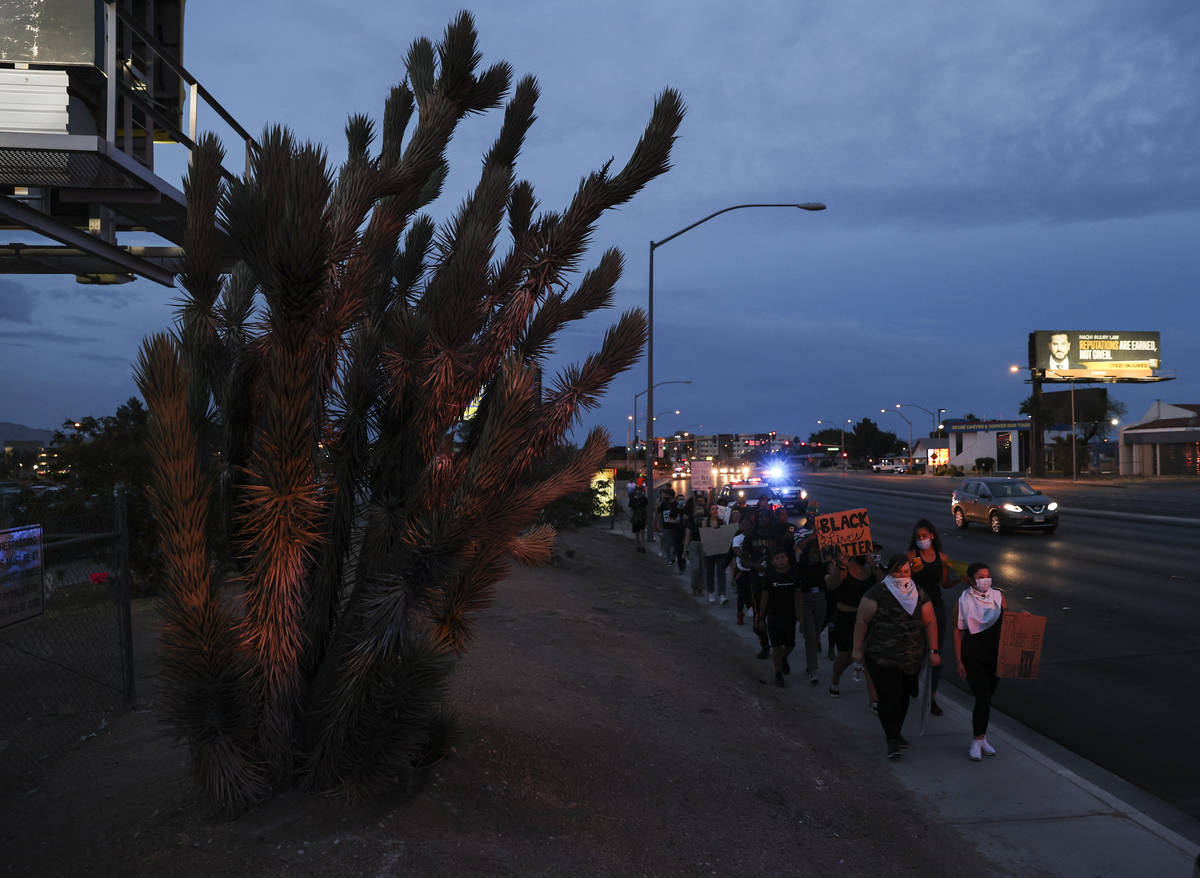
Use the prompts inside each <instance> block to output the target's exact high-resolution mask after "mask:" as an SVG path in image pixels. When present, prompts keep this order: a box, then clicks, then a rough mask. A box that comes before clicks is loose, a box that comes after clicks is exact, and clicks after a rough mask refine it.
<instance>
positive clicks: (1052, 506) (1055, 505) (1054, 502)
mask: <svg viewBox="0 0 1200 878" xmlns="http://www.w3.org/2000/svg"><path fill="white" fill-rule="evenodd" d="M1056 509H1058V501H1057V500H1051V501H1050V502H1049V503H1047V504H1046V511H1048V512H1053V511H1054V510H1056Z"/></svg>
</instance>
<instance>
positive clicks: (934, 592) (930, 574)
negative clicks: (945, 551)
mask: <svg viewBox="0 0 1200 878" xmlns="http://www.w3.org/2000/svg"><path fill="white" fill-rule="evenodd" d="M921 565H922V566H921V569H920V570H914V571H913V575H912V579H913V582H915V583H916V584H917V587H918V588H922V589H924V590H925V594H927V595H929V603H931V604H933V605H934V606H935V607H941V606H944V602H943V600H942V556H941V555H938V556H937V557H936V558H934V559H933V560H932V561H926V560H925V559H924V558H922V559H921Z"/></svg>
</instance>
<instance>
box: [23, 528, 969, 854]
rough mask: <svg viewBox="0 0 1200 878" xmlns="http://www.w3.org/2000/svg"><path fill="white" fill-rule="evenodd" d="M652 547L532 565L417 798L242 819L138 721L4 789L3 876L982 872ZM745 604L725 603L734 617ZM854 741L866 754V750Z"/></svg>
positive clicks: (142, 651)
mask: <svg viewBox="0 0 1200 878" xmlns="http://www.w3.org/2000/svg"><path fill="white" fill-rule="evenodd" d="M685 592H686V589H684V588H682V587H681V584H680V580H679V577H677V576H676V575H674V574H672V573H671V572H670V571H669V570H668V569H667V568H666V567H665V565H663V564H661V563H660V562H659V561H658V560H657V559H656V558H655V557H654V556H653V555H637V554H634V552H633V549H632V544H631V543H630V542H629V541H628V540H626V539H625V538H623V537H621V536H619V535H616V534H613V533H610V532H607V531H604V530H599V529H597V530H585V531H579V532H575V533H569V534H565V535H563V536H562V537H561V538H560V541H559V546H558V561H557V563H555V564H554V565H552V566H548V567H545V568H541V569H537V570H524V569H518V570H516V571H515V572H514V574H513V576H512V577H511V578H510V579H509V580H508V581H507V582H506V583H504V584H503V585H502V586H501V587H500V589H499V590H498V593H497V600H496V606H495V607H494V608H493V609H492V610H490V611H488V612H487V613H486V614H485V615H484V616H482V617H481V618H480V620H479V621H480V625H479V636H478V639H477V641H476V642H475V643H474V645H473V646H472V648H471V649H470V650H469V651H468V652H467V654H466V655H465V657H464V659H463V661H462V663H461V665H460V667H459V669H458V671H457V674H456V677H455V680H454V686H453V700H454V703H455V706H456V708H457V710H458V713H459V717H460V722H461V730H462V731H461V736H460V740H459V743H458V746H457V747H456V749H455V751H454V752H453V753H452V754H451V756H450V757H449V758H447V759H445V760H444V761H442V762H441V763H440V764H438V765H437V766H435V767H434V768H433V769H431V770H430V771H429V773H428V778H427V780H426V782H425V784H424V786H423V787H422V789H421V790H420V791H419V792H418V793H417V794H416V795H415V796H413V797H411V798H408V799H402V798H400V797H397V798H396V799H395V800H393V801H381V802H374V803H371V804H368V805H361V804H360V805H349V804H347V803H345V802H343V801H341V800H340V799H337V798H333V797H321V796H303V795H300V794H287V795H282V796H279V797H277V798H275V799H274V800H272V801H271V802H269V803H268V804H266V805H264V806H263V807H260V808H258V809H256V810H254V811H251V812H249V813H247V814H245V815H243V816H242V817H241V818H239V819H238V820H235V821H228V820H221V819H214V818H212V817H211V816H209V815H208V814H206V812H205V810H204V808H203V806H202V805H200V803H199V802H198V801H197V800H196V799H195V797H194V796H193V795H192V793H191V791H190V788H189V784H188V779H187V777H186V774H185V771H184V762H185V760H184V754H183V751H182V750H181V748H179V747H178V746H177V745H175V744H174V743H173V742H172V741H171V740H170V738H169V737H168V736H167V734H166V732H165V730H164V728H163V727H162V726H161V725H160V724H159V723H158V722H157V720H156V717H155V713H154V709H153V708H154V704H153V702H154V700H155V678H156V662H155V660H154V647H155V636H156V634H155V630H154V628H155V624H154V623H155V617H154V611H153V608H152V606H151V605H149V604H147V605H144V606H141V607H139V610H138V613H137V620H136V625H137V628H138V631H139V674H140V679H139V687H140V688H139V692H140V696H141V702H142V709H140V710H138V711H136V712H134V713H131V714H126V715H124V716H121V717H119V718H117V719H116V720H115V721H114V722H112V723H111V724H110V725H109V727H108V728H107V729H106V730H105V731H104V732H103V733H101V734H100V735H98V736H96V737H95V738H92V739H90V740H88V741H85V742H84V743H82V744H81V745H79V746H78V747H77V748H76V749H75V750H73V751H71V752H69V753H67V754H66V755H64V756H63V757H62V758H61V759H58V760H57V761H55V762H54V763H53V764H52V765H51V766H50V767H49V768H48V769H46V770H45V771H43V772H42V773H41V775H40V776H39V777H37V778H35V779H34V780H33V781H31V783H30V784H27V785H26V786H25V787H24V788H22V789H16V790H6V791H3V792H0V807H2V809H3V813H4V815H5V820H4V824H3V829H2V830H0V832H2V835H0V863H3V867H4V869H5V871H6V873H7V874H36V875H84V874H87V875H93V876H94V875H118V874H119V875H148V876H149V875H153V876H174V875H178V876H191V875H205V876H224V875H230V876H232V875H239V876H244V875H255V876H300V875H313V876H348V875H369V876H391V875H421V876H425V875H429V876H440V875H447V876H450V875H453V876H459V875H467V874H478V875H522V876H526V875H529V876H534V875H556V876H563V875H734V874H740V875H825V876H857V875H873V876H887V875H921V876H926V878H928V876H936V875H951V874H954V875H964V874H966V875H986V874H989V872H990V868H989V866H988V864H987V863H986V862H985V861H984V860H983V859H982V858H981V857H980V855H979V854H978V853H976V851H975V850H974V849H973V848H972V847H971V846H970V845H969V844H968V843H967V842H966V841H965V840H964V839H963V838H961V837H960V836H958V835H957V834H956V833H955V832H954V831H953V830H951V829H949V828H947V827H944V826H941V825H938V824H936V823H933V822H931V821H929V820H927V819H925V818H924V816H923V814H922V809H921V807H920V805H919V804H918V802H916V801H915V800H914V799H913V798H911V797H910V796H909V795H908V794H907V793H906V792H905V791H904V790H902V789H901V788H900V787H899V786H898V785H897V784H896V783H895V782H894V781H893V780H892V778H891V775H890V772H889V771H888V770H886V768H885V760H884V758H883V747H882V741H881V746H880V748H879V751H878V752H871V753H869V754H868V753H863V752H861V750H860V749H858V748H857V745H854V744H851V743H848V742H845V741H842V740H840V738H839V731H838V730H837V729H836V728H833V727H828V726H825V725H820V724H816V723H814V722H813V719H812V717H811V715H809V714H807V713H806V711H805V710H804V708H803V703H802V699H800V698H798V697H796V696H797V694H798V693H796V692H795V691H793V690H791V689H785V690H780V689H777V688H776V687H774V686H773V685H767V667H766V666H767V663H765V662H759V661H757V660H756V659H755V658H754V655H753V652H752V651H751V650H750V649H748V648H747V646H746V644H745V643H744V642H743V641H742V640H740V639H738V638H737V637H736V636H735V635H734V634H733V633H732V632H731V631H730V630H729V629H726V628H724V627H722V626H720V625H718V624H716V623H715V622H713V621H712V620H711V619H709V618H707V616H706V614H704V613H702V612H699V611H698V610H697V608H696V606H695V605H694V604H693V602H692V599H691V598H690V597H689V596H687V594H686V593H685ZM729 609H730V611H732V607H730V608H729ZM856 750H857V752H856Z"/></svg>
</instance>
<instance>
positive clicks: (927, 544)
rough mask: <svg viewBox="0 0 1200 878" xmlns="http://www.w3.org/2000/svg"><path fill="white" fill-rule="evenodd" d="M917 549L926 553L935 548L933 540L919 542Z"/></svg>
mask: <svg viewBox="0 0 1200 878" xmlns="http://www.w3.org/2000/svg"><path fill="white" fill-rule="evenodd" d="M917 548H918V549H920V550H921V551H922V552H924V551H925V550H926V549H932V548H933V540H917Z"/></svg>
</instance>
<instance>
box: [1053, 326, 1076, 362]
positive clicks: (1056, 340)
mask: <svg viewBox="0 0 1200 878" xmlns="http://www.w3.org/2000/svg"><path fill="white" fill-rule="evenodd" d="M1070 352H1071V342H1070V340H1069V339H1068V338H1067V334H1066V333H1065V332H1056V333H1055V334H1054V335H1052V336H1050V356H1051V357H1052V358H1053V359H1055V360H1061V359H1063V357H1065V356H1066V355H1067V354H1069V353H1070Z"/></svg>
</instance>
